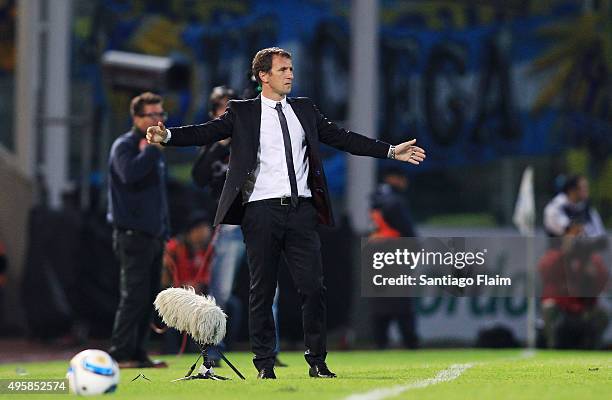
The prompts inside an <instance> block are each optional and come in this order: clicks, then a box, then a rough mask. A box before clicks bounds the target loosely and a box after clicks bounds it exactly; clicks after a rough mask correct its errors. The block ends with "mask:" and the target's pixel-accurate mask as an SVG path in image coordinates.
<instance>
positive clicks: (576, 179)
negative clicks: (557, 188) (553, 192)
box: [563, 174, 586, 194]
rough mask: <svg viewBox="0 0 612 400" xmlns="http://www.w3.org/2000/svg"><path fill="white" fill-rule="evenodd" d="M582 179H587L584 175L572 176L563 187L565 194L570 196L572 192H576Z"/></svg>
mask: <svg viewBox="0 0 612 400" xmlns="http://www.w3.org/2000/svg"><path fill="white" fill-rule="evenodd" d="M582 179H586V176H584V175H582V174H577V175H572V176H570V177H569V178H568V179H567V181H566V182H565V184H564V185H563V193H565V194H568V193H569V192H571V191H572V190H576V189H577V188H578V184H579V183H580V181H581V180H582Z"/></svg>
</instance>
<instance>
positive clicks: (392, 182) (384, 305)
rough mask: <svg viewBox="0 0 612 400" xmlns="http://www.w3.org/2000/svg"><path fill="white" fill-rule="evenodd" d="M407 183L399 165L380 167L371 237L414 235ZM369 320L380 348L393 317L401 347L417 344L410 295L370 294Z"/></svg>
mask: <svg viewBox="0 0 612 400" xmlns="http://www.w3.org/2000/svg"><path fill="white" fill-rule="evenodd" d="M408 187H409V182H408V178H407V177H406V175H405V173H404V171H403V170H402V169H401V168H387V169H385V170H384V171H383V174H382V182H381V183H380V185H379V186H378V188H377V189H376V192H375V193H374V194H373V195H372V205H371V207H370V218H371V219H372V223H373V225H374V231H373V232H372V233H371V234H370V240H377V241H381V240H393V239H396V238H400V237H416V231H415V229H414V222H413V219H412V215H411V214H410V205H409V204H408V200H407V198H406V193H407V191H408ZM370 321H371V324H372V327H373V330H374V340H375V343H376V346H377V347H378V348H379V349H386V348H387V347H389V327H390V326H391V323H392V322H394V321H395V322H396V323H397V325H398V327H399V330H400V332H401V335H402V341H403V345H404V347H405V348H408V349H414V348H416V347H417V345H418V337H417V334H416V319H415V314H414V307H413V302H412V299H411V298H409V297H395V298H393V297H374V298H371V299H370Z"/></svg>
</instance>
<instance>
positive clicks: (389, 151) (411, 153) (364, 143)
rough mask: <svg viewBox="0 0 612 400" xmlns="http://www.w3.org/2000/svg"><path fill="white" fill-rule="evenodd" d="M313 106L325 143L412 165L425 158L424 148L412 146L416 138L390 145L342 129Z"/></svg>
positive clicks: (361, 153) (341, 148) (345, 149)
mask: <svg viewBox="0 0 612 400" xmlns="http://www.w3.org/2000/svg"><path fill="white" fill-rule="evenodd" d="M313 107H314V110H315V113H316V115H317V131H318V132H319V139H320V140H321V142H323V143H325V144H327V145H330V146H332V147H335V148H337V149H339V150H343V151H348V152H349V153H351V154H354V155H358V156H362V155H365V156H372V157H378V158H391V159H394V160H399V161H404V162H409V163H411V164H414V165H419V164H420V163H421V162H422V161H423V160H424V159H425V150H423V149H422V148H420V147H418V146H414V144H415V143H416V139H412V140H410V141H408V142H404V143H401V144H398V145H397V146H392V145H389V144H388V143H385V142H382V141H380V140H376V139H371V138H368V137H366V136H363V135H360V134H358V133H355V132H351V131H347V130H345V129H342V128H340V127H339V126H337V125H336V124H335V123H333V122H331V121H330V120H328V119H327V118H326V117H325V116H324V115H323V114H321V112H320V111H319V110H318V109H317V106H315V105H314V104H313Z"/></svg>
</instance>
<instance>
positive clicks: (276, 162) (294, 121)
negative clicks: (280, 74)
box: [245, 95, 312, 202]
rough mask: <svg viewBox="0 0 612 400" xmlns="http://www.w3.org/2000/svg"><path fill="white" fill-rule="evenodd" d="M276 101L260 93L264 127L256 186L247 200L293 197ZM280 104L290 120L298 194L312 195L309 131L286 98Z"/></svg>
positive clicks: (256, 172)
mask: <svg viewBox="0 0 612 400" xmlns="http://www.w3.org/2000/svg"><path fill="white" fill-rule="evenodd" d="M276 103H278V102H277V101H274V100H270V99H268V98H266V97H264V96H263V95H262V96H261V127H260V138H259V149H258V151H257V166H256V168H255V172H254V176H255V186H254V187H253V192H252V193H251V194H250V196H249V198H248V199H245V200H246V201H247V202H251V201H257V200H263V199H270V198H275V197H291V184H290V183H289V173H288V170H287V160H286V158H285V144H284V141H283V131H282V128H281V124H280V120H279V118H278V111H276V109H275V107H276ZM280 103H281V104H282V107H283V114H285V118H286V119H287V126H288V127H289V136H290V137H291V153H292V155H293V166H294V169H295V178H296V181H297V188H298V196H300V197H311V195H312V194H311V192H310V189H309V188H308V168H309V166H308V157H307V153H306V134H305V132H304V128H302V125H301V124H300V121H299V120H298V118H297V116H296V115H295V112H293V108H292V107H291V105H290V104H289V103H287V98H286V97H285V98H283V99H282V100H281V101H280Z"/></svg>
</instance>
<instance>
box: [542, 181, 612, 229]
mask: <svg viewBox="0 0 612 400" xmlns="http://www.w3.org/2000/svg"><path fill="white" fill-rule="evenodd" d="M578 219H579V220H581V221H582V227H583V229H582V230H581V232H580V234H581V235H583V236H587V237H596V236H604V235H605V234H606V231H605V228H604V226H603V223H602V222H601V217H600V216H599V213H598V212H597V210H596V209H595V207H593V206H592V205H591V203H590V200H589V181H588V180H587V178H586V177H585V176H583V175H574V176H572V177H570V178H569V179H568V180H567V181H566V182H565V184H564V185H563V188H562V190H561V192H560V193H558V194H557V195H556V196H555V197H554V198H553V199H552V200H551V201H550V202H549V203H548V204H547V205H546V207H545V208H544V228H545V229H546V232H547V233H548V234H549V236H552V237H560V236H563V235H564V234H565V232H566V230H567V229H568V228H569V226H570V222H571V221H572V220H578Z"/></svg>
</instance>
